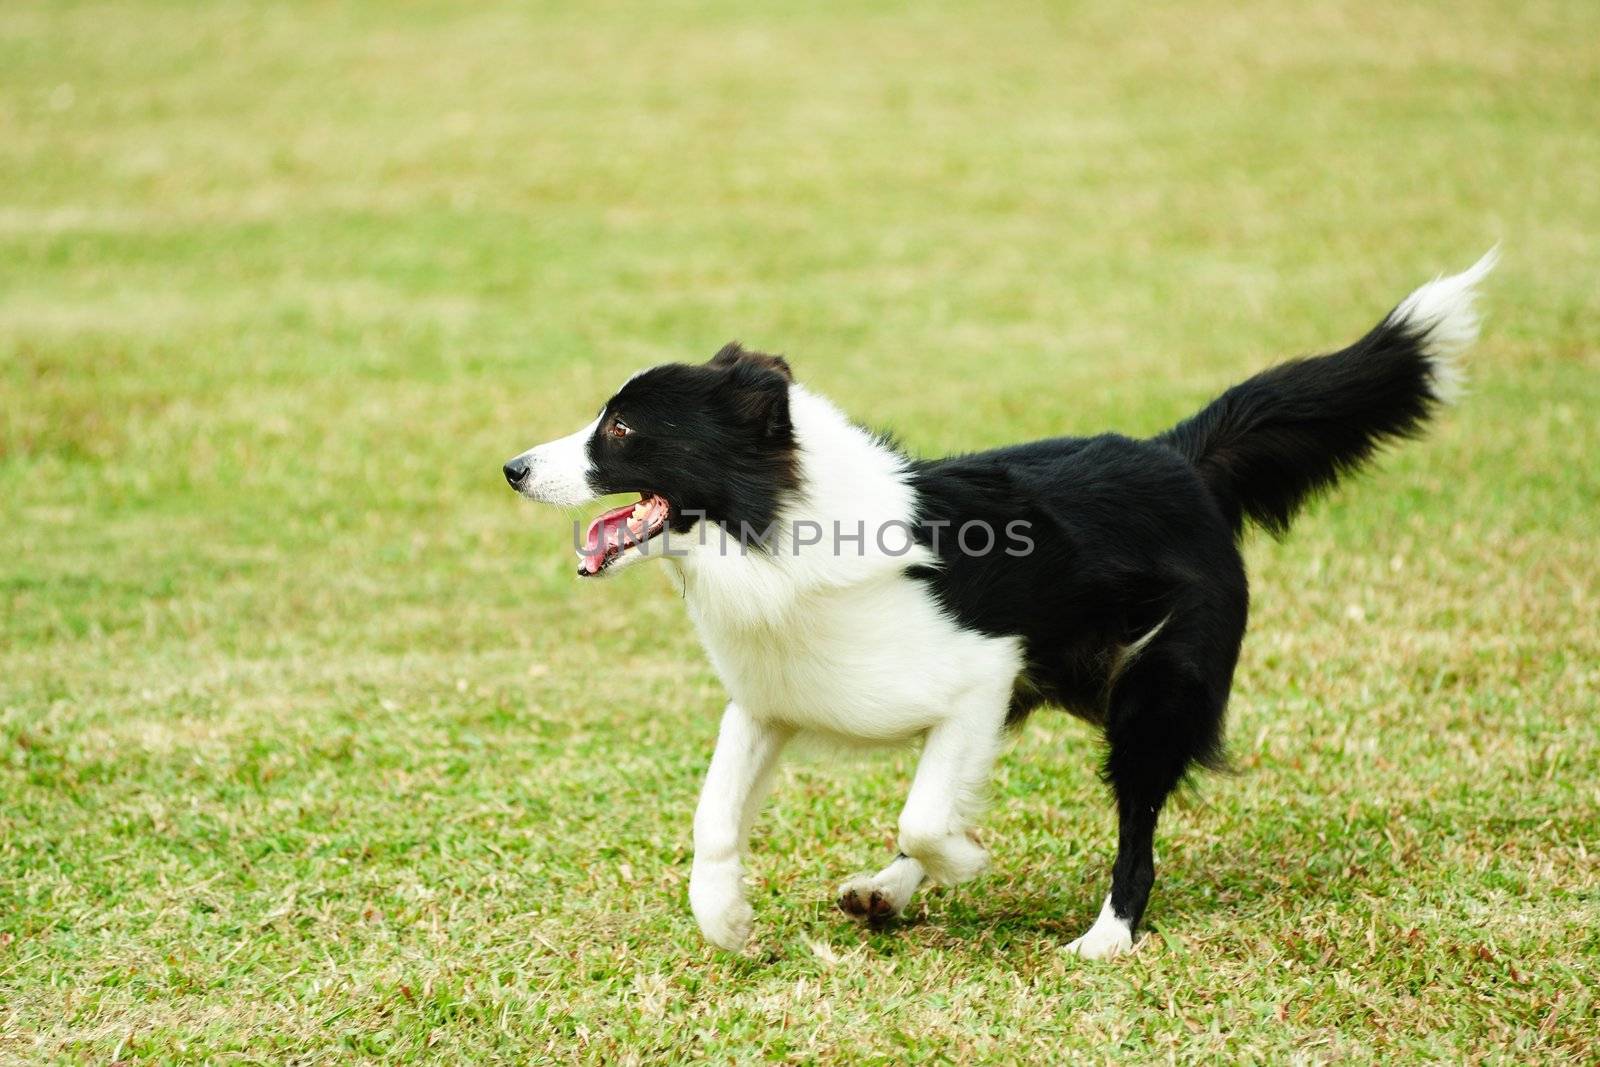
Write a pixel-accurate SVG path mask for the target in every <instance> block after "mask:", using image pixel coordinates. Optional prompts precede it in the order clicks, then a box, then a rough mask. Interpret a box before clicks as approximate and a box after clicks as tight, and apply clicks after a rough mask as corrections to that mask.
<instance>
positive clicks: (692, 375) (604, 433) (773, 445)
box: [589, 341, 799, 536]
mask: <svg viewBox="0 0 1600 1067" xmlns="http://www.w3.org/2000/svg"><path fill="white" fill-rule="evenodd" d="M792 381H793V376H792V375H791V374H790V371H789V364H788V363H786V362H784V360H783V358H782V357H781V356H769V355H764V354H762V353H760V352H747V351H745V349H743V348H742V347H740V345H739V343H738V342H736V341H735V342H732V343H730V344H727V345H724V346H723V348H722V350H721V351H719V352H718V353H717V354H716V355H715V356H712V357H711V360H710V361H709V362H707V363H705V364H702V365H698V366H697V365H691V364H685V363H668V364H665V365H663V366H660V367H653V368H651V369H650V370H647V371H644V372H643V373H641V374H638V375H636V376H634V377H633V378H632V379H630V380H629V381H628V383H627V384H626V385H624V386H623V387H622V388H621V389H620V390H618V391H617V394H616V395H615V396H613V397H612V398H611V399H610V400H608V401H606V406H605V408H604V409H602V411H601V415H600V425H599V427H598V429H597V431H596V433H595V436H594V437H593V438H592V439H591V440H590V442H589V458H590V461H591V462H592V463H593V470H592V472H591V473H590V476H589V480H590V483H591V485H592V486H593V488H594V489H595V490H596V491H597V492H599V493H602V494H610V493H631V492H650V493H656V494H659V495H660V496H662V497H665V498H666V500H667V501H668V503H669V504H671V507H672V512H671V519H670V521H669V525H670V526H671V528H672V530H673V532H675V533H680V534H681V533H686V532H688V530H689V529H690V528H691V527H692V526H693V525H694V522H695V520H696V519H698V518H701V517H704V518H706V519H709V520H711V521H713V522H716V523H719V524H721V525H722V526H723V528H724V529H726V530H727V531H728V532H729V533H730V534H732V535H734V536H737V535H739V534H740V533H741V529H747V530H749V531H751V532H754V533H757V534H760V533H761V532H762V531H764V530H765V529H766V528H767V527H768V526H769V525H770V524H771V522H772V520H773V519H774V518H775V517H776V516H777V513H778V509H779V507H780V505H781V502H782V499H783V496H784V494H786V493H789V492H792V491H794V489H795V488H796V486H797V485H798V484H799V474H798V468H797V462H796V456H795V439H794V428H793V426H792V425H791V424H790V422H789V384H790V382H792ZM617 420H620V421H621V422H622V423H623V425H625V426H626V428H627V431H628V432H627V433H626V434H622V435H617V434H614V433H612V432H610V430H611V427H612V426H613V424H614V422H615V421H617Z"/></svg>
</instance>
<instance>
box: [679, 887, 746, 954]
mask: <svg viewBox="0 0 1600 1067" xmlns="http://www.w3.org/2000/svg"><path fill="white" fill-rule="evenodd" d="M689 906H690V907H691V908H693V909H694V918H695V921H696V922H698V923H699V924H700V932H701V933H702V934H704V935H705V939H706V940H707V941H709V942H711V943H712V944H713V945H716V946H717V947H718V948H725V949H727V950H728V951H729V952H738V951H739V950H740V949H741V948H743V947H744V943H745V942H746V941H748V940H750V927H751V925H752V924H753V923H754V921H755V911H754V910H753V909H752V908H751V907H750V903H749V901H747V900H745V899H744V890H743V889H742V888H741V886H740V884H739V878H738V876H737V875H735V876H734V877H732V878H728V877H726V876H710V875H702V876H699V877H695V876H691V877H690V879H689Z"/></svg>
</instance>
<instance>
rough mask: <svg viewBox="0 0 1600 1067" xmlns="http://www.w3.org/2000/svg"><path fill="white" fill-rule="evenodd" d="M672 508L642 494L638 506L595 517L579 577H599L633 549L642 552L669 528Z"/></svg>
mask: <svg viewBox="0 0 1600 1067" xmlns="http://www.w3.org/2000/svg"><path fill="white" fill-rule="evenodd" d="M671 511H672V509H671V507H670V505H668V504H667V499H666V497H662V496H657V495H656V494H655V493H640V494H639V502H638V503H637V504H624V505H623V506H622V507H620V508H612V509H611V510H610V511H608V512H606V513H604V514H603V515H598V516H596V517H595V519H594V521H593V522H591V523H590V524H589V532H588V533H587V534H585V535H584V538H583V548H581V549H579V550H578V575H579V577H585V578H586V577H589V576H591V575H595V574H599V573H600V572H601V571H603V570H605V569H606V567H608V566H609V565H610V564H611V561H612V560H614V559H616V558H618V557H619V556H621V555H622V554H623V553H624V552H627V551H628V550H630V549H639V548H641V547H642V546H643V545H644V544H645V542H647V541H649V540H650V539H651V538H653V537H656V536H658V535H660V534H661V533H663V532H664V531H665V530H666V528H667V518H668V517H669V516H670V514H671Z"/></svg>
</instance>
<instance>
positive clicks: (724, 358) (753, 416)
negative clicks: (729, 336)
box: [709, 345, 792, 438]
mask: <svg viewBox="0 0 1600 1067" xmlns="http://www.w3.org/2000/svg"><path fill="white" fill-rule="evenodd" d="M730 348H731V349H736V350H737V354H735V355H732V356H729V355H728V349H730ZM752 356H753V357H755V358H751V357H752ZM709 366H713V367H716V368H718V369H719V370H722V371H723V372H725V377H724V378H723V385H722V388H723V389H724V390H725V392H724V395H725V396H726V397H727V398H728V403H729V406H730V407H731V408H732V409H733V413H734V415H735V416H737V417H738V419H739V421H740V422H741V423H744V424H745V425H747V426H753V427H756V428H758V429H759V430H760V432H761V434H762V436H764V437H769V438H770V437H785V436H787V435H788V434H789V432H790V430H791V426H790V423H789V382H790V381H791V380H792V379H790V377H789V365H788V364H787V363H785V362H784V361H783V360H782V359H779V358H778V357H777V356H763V355H761V354H760V353H759V352H745V351H744V350H743V349H740V348H739V347H738V345H729V346H728V347H727V348H724V349H723V350H722V351H721V352H718V353H717V354H716V356H715V357H714V358H713V359H712V360H711V363H710V364H709Z"/></svg>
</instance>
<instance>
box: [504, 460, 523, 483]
mask: <svg viewBox="0 0 1600 1067" xmlns="http://www.w3.org/2000/svg"><path fill="white" fill-rule="evenodd" d="M505 472H506V481H508V482H510V483H511V488H513V489H515V488H516V487H517V486H519V485H521V484H522V480H523V479H524V478H526V477H527V476H528V461H527V460H525V459H523V458H522V457H521V456H518V457H517V458H516V459H514V460H512V461H511V462H510V463H507V464H506V466H505Z"/></svg>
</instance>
